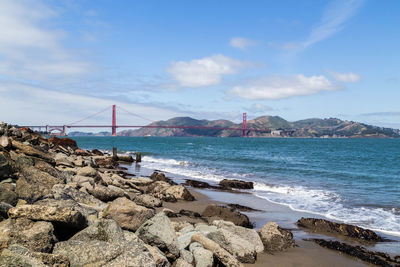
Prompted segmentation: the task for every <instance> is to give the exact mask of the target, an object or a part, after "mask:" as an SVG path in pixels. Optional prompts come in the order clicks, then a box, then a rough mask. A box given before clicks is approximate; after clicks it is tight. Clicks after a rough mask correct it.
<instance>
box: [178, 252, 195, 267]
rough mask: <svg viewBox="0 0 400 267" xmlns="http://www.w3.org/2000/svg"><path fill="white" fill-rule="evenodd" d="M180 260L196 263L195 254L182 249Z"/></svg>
mask: <svg viewBox="0 0 400 267" xmlns="http://www.w3.org/2000/svg"><path fill="white" fill-rule="evenodd" d="M179 253H180V255H181V256H180V258H182V259H184V260H185V261H186V262H187V263H190V264H192V263H193V262H194V258H193V254H192V252H190V251H188V250H186V249H182V250H181V251H180V252H179Z"/></svg>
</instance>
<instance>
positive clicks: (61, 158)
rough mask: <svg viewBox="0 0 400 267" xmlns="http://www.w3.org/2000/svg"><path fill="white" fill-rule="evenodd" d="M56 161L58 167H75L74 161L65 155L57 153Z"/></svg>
mask: <svg viewBox="0 0 400 267" xmlns="http://www.w3.org/2000/svg"><path fill="white" fill-rule="evenodd" d="M54 160H55V161H56V166H60V165H61V166H65V167H70V168H73V167H74V165H75V164H74V162H73V160H72V159H71V158H70V157H68V156H67V155H65V154H64V153H57V154H56V156H55V157H54Z"/></svg>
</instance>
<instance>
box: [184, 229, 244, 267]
mask: <svg viewBox="0 0 400 267" xmlns="http://www.w3.org/2000/svg"><path fill="white" fill-rule="evenodd" d="M192 241H193V242H198V243H200V244H201V245H202V246H203V247H204V248H205V249H207V250H209V251H211V252H212V253H213V255H215V256H216V257H217V258H218V260H219V261H220V262H221V263H222V264H223V265H224V266H229V267H244V265H243V264H241V263H240V262H239V261H238V260H237V259H236V258H235V257H234V256H232V255H231V254H230V253H229V252H228V251H226V250H225V249H223V248H222V247H221V246H220V245H218V243H216V242H214V241H212V240H211V239H209V238H207V237H205V236H204V235H202V234H199V233H196V234H194V235H193V236H192Z"/></svg>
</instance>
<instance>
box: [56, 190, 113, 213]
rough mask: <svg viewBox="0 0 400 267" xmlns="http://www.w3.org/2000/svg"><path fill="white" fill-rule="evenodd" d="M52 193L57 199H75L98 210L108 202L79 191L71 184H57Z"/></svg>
mask: <svg viewBox="0 0 400 267" xmlns="http://www.w3.org/2000/svg"><path fill="white" fill-rule="evenodd" d="M51 194H52V196H53V198H54V199H56V200H63V199H73V200H74V201H76V202H78V203H80V204H85V205H87V206H90V207H92V208H94V209H96V210H103V209H104V208H105V207H106V206H107V204H106V203H104V202H103V201H101V200H98V199H97V198H95V197H94V196H92V195H90V194H88V193H85V192H82V191H79V190H77V189H75V188H73V187H72V186H69V185H55V186H53V188H52V189H51Z"/></svg>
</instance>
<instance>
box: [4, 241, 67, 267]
mask: <svg viewBox="0 0 400 267" xmlns="http://www.w3.org/2000/svg"><path fill="white" fill-rule="evenodd" d="M0 266H35V267H41V266H43V267H44V266H57V267H68V266H69V261H68V259H67V258H66V257H63V256H58V255H53V254H49V253H41V252H34V251H30V250H29V249H27V248H26V247H23V246H20V245H17V244H15V245H11V246H10V247H9V248H7V249H4V250H3V252H2V253H1V254H0Z"/></svg>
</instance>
